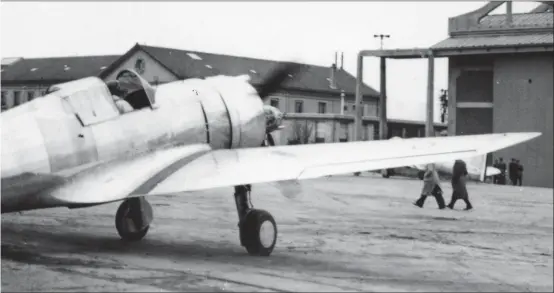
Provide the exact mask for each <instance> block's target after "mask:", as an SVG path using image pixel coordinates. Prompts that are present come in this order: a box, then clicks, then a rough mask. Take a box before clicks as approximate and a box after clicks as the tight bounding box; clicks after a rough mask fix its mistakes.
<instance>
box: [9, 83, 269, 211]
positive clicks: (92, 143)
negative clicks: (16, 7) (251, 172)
mask: <svg viewBox="0 0 554 293" xmlns="http://www.w3.org/2000/svg"><path fill="white" fill-rule="evenodd" d="M89 79H90V78H89ZM92 79H94V78H92ZM87 84H88V86H87V87H85V88H77V90H67V91H65V92H64V91H63V90H62V91H58V92H53V93H51V94H48V95H46V96H44V97H40V98H37V99H35V100H33V101H30V102H27V103H25V104H23V105H20V106H18V107H16V108H13V109H11V110H8V111H6V112H3V113H2V115H1V119H2V212H3V213H4V212H9V211H19V210H26V209H34V208H39V207H43V205H44V203H42V202H40V200H38V199H34V198H32V197H33V195H34V194H35V193H36V189H37V188H47V187H49V186H51V185H56V184H60V183H63V182H64V178H67V177H68V176H70V175H72V174H74V173H76V172H78V171H79V170H82V169H83V168H87V167H89V166H91V165H95V164H99V163H102V162H108V161H111V160H114V159H121V158H122V157H127V156H128V157H133V156H136V155H138V154H140V153H144V152H150V151H155V150H157V149H160V148H164V147H171V146H175V145H186V144H198V143H203V144H208V145H209V146H210V147H211V148H212V149H221V148H244V147H257V146H260V145H261V143H262V142H263V140H264V138H265V133H266V129H265V127H263V126H265V114H264V110H263V103H262V101H261V99H260V98H259V97H258V96H257V94H256V92H255V89H254V88H253V87H252V86H251V85H250V84H249V83H248V82H247V81H245V80H241V79H240V78H237V77H215V78H211V79H206V80H199V79H191V80H185V81H176V82H171V83H167V84H164V85H160V86H158V87H157V88H156V89H155V91H152V92H153V93H154V103H152V105H151V107H145V108H142V109H135V110H134V111H132V112H129V113H125V114H119V112H118V111H117V108H116V107H115V104H114V103H113V100H112V98H111V95H110V94H109V92H108V91H107V88H106V87H105V84H104V83H103V81H101V80H100V79H97V80H88V83H87ZM61 86H62V87H63V85H61ZM145 97H146V96H145ZM71 99H73V100H71ZM87 115H88V116H87ZM22 178H25V179H22ZM30 178H32V179H33V180H30ZM32 186H34V188H33V187H32ZM37 186H38V187H37Z"/></svg>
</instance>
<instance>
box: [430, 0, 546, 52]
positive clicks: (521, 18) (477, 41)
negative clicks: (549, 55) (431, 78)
mask: <svg viewBox="0 0 554 293" xmlns="http://www.w3.org/2000/svg"><path fill="white" fill-rule="evenodd" d="M504 3H507V4H506V5H508V4H511V3H508V1H491V2H489V3H487V4H486V5H484V6H483V7H481V8H479V9H476V10H474V11H471V12H468V13H465V14H462V15H459V16H456V17H452V18H450V19H449V20H448V21H449V35H450V37H449V38H448V39H445V40H443V41H441V42H439V43H437V44H435V45H433V46H432V47H431V49H432V50H433V51H434V52H435V53H436V55H437V56H439V55H440V56H442V57H445V56H449V55H457V54H487V53H510V52H511V53H514V52H550V51H553V50H554V38H553V32H552V30H553V28H554V27H553V26H554V14H553V13H552V12H551V11H550V10H551V7H552V6H551V4H549V5H547V4H543V5H541V6H540V7H538V8H536V9H534V10H533V11H531V12H529V13H511V12H508V13H509V14H508V13H507V14H498V15H491V14H490V13H491V12H492V11H493V10H495V9H497V8H498V7H500V5H502V4H504Z"/></svg>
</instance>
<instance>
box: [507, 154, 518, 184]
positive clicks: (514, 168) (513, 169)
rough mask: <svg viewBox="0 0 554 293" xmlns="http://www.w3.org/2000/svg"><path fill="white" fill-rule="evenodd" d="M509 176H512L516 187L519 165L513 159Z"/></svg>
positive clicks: (509, 166)
mask: <svg viewBox="0 0 554 293" xmlns="http://www.w3.org/2000/svg"><path fill="white" fill-rule="evenodd" d="M508 176H510V181H511V182H512V185H513V186H515V185H516V184H517V163H516V159H514V158H512V161H511V162H510V164H508Z"/></svg>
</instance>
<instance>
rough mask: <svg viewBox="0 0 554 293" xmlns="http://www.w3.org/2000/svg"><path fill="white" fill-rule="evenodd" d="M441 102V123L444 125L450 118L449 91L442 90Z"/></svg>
mask: <svg viewBox="0 0 554 293" xmlns="http://www.w3.org/2000/svg"><path fill="white" fill-rule="evenodd" d="M439 100H440V102H441V122H442V123H444V122H446V119H447V117H448V90H441V95H440V97H439Z"/></svg>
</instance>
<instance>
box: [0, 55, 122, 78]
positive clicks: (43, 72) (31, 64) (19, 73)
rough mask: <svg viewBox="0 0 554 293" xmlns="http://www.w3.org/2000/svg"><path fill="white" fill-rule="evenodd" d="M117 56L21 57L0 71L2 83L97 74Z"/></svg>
mask: <svg viewBox="0 0 554 293" xmlns="http://www.w3.org/2000/svg"><path fill="white" fill-rule="evenodd" d="M117 58H119V56H118V55H110V56H78V57H53V58H30V59H26V58H23V59H21V60H20V61H19V62H16V63H14V64H12V65H11V66H9V67H7V68H5V69H4V70H3V71H2V83H4V82H18V83H25V82H37V81H43V82H45V83H48V82H60V81H69V80H74V79H79V78H83V77H88V76H97V75H98V74H100V72H101V71H103V70H104V69H105V68H107V66H109V65H110V64H112V63H113V62H114V61H115V60H116V59H117Z"/></svg>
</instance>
